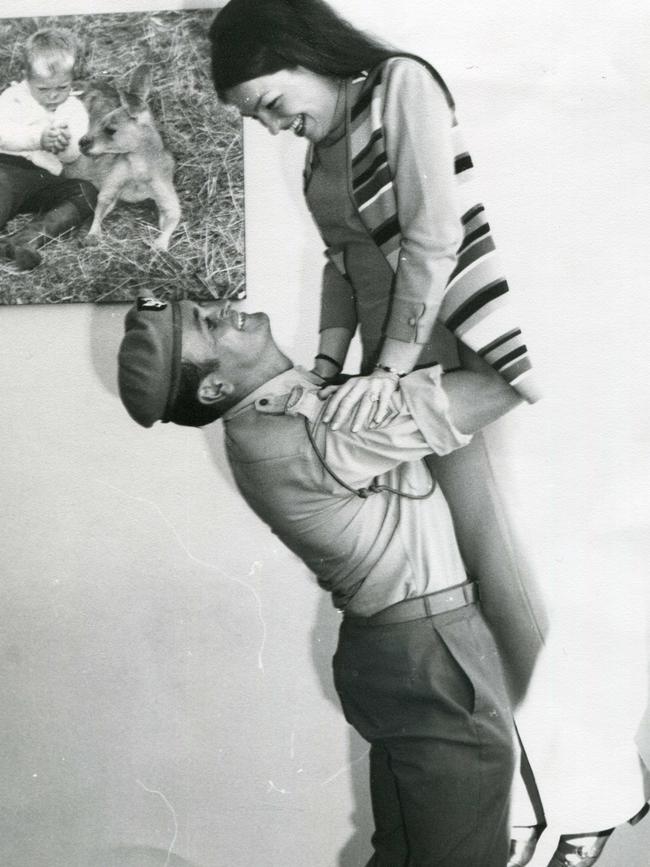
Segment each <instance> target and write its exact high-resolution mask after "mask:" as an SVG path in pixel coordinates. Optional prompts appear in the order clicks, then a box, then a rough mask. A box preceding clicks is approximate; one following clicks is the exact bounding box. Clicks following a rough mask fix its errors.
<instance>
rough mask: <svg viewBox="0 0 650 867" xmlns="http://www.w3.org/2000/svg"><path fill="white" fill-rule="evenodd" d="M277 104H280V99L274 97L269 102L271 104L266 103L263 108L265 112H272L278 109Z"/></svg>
mask: <svg viewBox="0 0 650 867" xmlns="http://www.w3.org/2000/svg"><path fill="white" fill-rule="evenodd" d="M279 102H280V97H279V96H276V97H275V99H272V100H271V102H267V103H266V105H265V106H264V108H265V109H266V110H267V111H273V110H274V109H275V108H277V107H278V103H279Z"/></svg>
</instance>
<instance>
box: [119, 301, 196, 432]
mask: <svg viewBox="0 0 650 867" xmlns="http://www.w3.org/2000/svg"><path fill="white" fill-rule="evenodd" d="M188 303H189V302H187V301H181V302H176V301H172V302H170V303H167V302H165V301H160V300H158V299H157V298H138V301H137V303H136V304H135V305H134V306H133V307H132V308H131V309H130V310H129V312H128V313H127V315H126V319H125V322H124V329H125V334H124V337H123V338H122V343H121V344H120V349H119V353H118V386H119V392H120V397H121V399H122V403H123V404H124V406H125V407H126V409H127V412H128V413H129V415H130V416H131V418H132V419H134V420H135V421H137V423H138V424H140V425H142V426H143V427H151V426H152V425H153V423H154V422H156V421H158V420H162V421H167V420H168V417H169V414H170V412H171V410H172V408H173V406H174V402H175V400H176V396H177V393H178V387H179V380H180V373H181V350H182V321H181V305H183V304H188Z"/></svg>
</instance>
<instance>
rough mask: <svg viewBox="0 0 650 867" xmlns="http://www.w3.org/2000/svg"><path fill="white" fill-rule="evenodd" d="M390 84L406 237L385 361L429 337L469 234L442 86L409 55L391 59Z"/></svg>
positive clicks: (387, 114) (391, 155)
mask: <svg viewBox="0 0 650 867" xmlns="http://www.w3.org/2000/svg"><path fill="white" fill-rule="evenodd" d="M385 88H386V91H385V100H384V106H383V124H384V138H385V145H386V155H387V158H388V164H389V166H390V169H391V174H392V177H393V184H394V189H395V196H396V200H397V216H398V220H399V225H400V233H401V242H400V254H399V260H398V265H397V269H396V272H395V280H394V284H393V294H392V300H391V312H390V316H389V319H388V321H387V323H386V329H385V334H386V342H385V344H384V345H383V346H382V348H381V351H380V355H379V359H380V361H382V362H383V361H384V353H386V357H389V356H394V354H395V353H398V352H399V351H400V344H401V343H406V344H408V345H410V349H411V353H414V352H416V350H415V349H414V348H413V346H412V344H415V345H416V346H417V345H419V344H423V343H426V342H427V341H428V340H429V338H430V335H431V331H432V329H433V325H434V323H435V320H436V318H437V316H438V312H439V310H440V304H441V302H442V298H443V296H444V294H445V290H446V287H447V283H448V282H449V278H450V276H451V274H452V272H453V269H454V266H455V264H456V253H457V250H458V248H459V246H460V243H461V240H462V237H463V228H462V222H461V214H460V204H459V201H458V188H457V180H456V173H455V148H454V141H453V126H452V124H453V116H452V113H451V109H450V107H449V105H448V103H447V98H446V96H445V94H444V92H443V90H442V88H441V87H440V85H439V84H438V82H437V81H436V80H435V79H434V78H433V76H432V75H431V73H430V72H429V71H428V70H427V69H426V67H424V66H423V65H422V64H421V63H418V62H417V61H416V60H411V59H408V58H396V59H395V60H393V61H390V62H389V64H388V67H387V70H386V83H385ZM402 351H405V352H406V351H407V350H406V349H404V350H402ZM391 366H392V365H391Z"/></svg>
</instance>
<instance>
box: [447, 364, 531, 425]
mask: <svg viewBox="0 0 650 867" xmlns="http://www.w3.org/2000/svg"><path fill="white" fill-rule="evenodd" d="M442 386H443V388H444V390H445V392H446V394H447V397H448V398H449V415H450V417H451V420H452V421H453V423H454V425H455V426H456V427H457V428H458V430H459V431H461V432H462V433H464V434H474V433H476V432H477V431H479V430H481V429H482V428H484V427H486V426H487V425H489V424H492V422H493V421H496V420H497V419H499V418H501V416H503V415H505V414H506V413H508V412H510V410H511V409H514V407H515V406H517V405H518V404H520V403H522V402H523V398H522V397H520V395H519V394H518V393H517V392H516V391H515V390H514V388H512V387H511V386H510V385H508V383H507V382H506V381H505V379H503V378H502V377H501V376H499V374H498V373H495V372H494V371H492V372H491V373H487V372H486V373H475V372H473V371H469V370H454V371H451V372H450V373H445V374H444V376H443V377H442Z"/></svg>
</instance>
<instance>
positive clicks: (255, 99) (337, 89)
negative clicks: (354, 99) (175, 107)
mask: <svg viewBox="0 0 650 867" xmlns="http://www.w3.org/2000/svg"><path fill="white" fill-rule="evenodd" d="M342 87H343V83H342V82H339V80H338V79H335V78H329V77H328V76H324V75H318V74H317V73H315V72H311V71H310V70H308V69H305V68H304V67H302V66H297V67H296V68H295V69H281V70H280V71H279V72H273V73H271V74H270V75H261V76H260V77H259V78H253V79H251V80H250V81H244V82H243V83H242V84H238V85H237V86H236V87H233V88H231V89H230V90H228V91H227V93H226V99H227V101H228V103H230V104H231V105H234V106H235V107H236V108H238V109H239V111H240V112H241V115H242V117H253V118H255V119H256V120H259V121H260V123H263V124H264V126H265V127H266V128H267V129H268V131H269V132H270V133H272V135H277V134H278V133H279V132H282V131H283V130H288V131H291V132H293V133H294V135H297V136H304V137H305V138H307V139H309V141H311V142H314V143H317V142H319V141H322V140H323V139H324V138H325V137H326V136H327V134H328V133H329V132H331V131H332V130H333V129H335V127H337V126H338V124H339V123H340V122H341V120H342V119H343V113H344V111H345V100H344V99H343V94H342ZM339 96H340V98H339Z"/></svg>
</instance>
